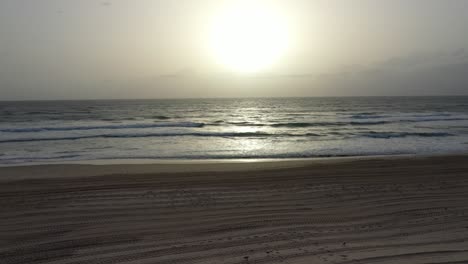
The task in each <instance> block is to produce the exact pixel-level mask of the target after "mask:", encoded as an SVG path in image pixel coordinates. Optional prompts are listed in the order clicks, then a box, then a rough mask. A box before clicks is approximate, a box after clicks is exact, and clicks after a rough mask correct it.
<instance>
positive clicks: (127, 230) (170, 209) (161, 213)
mask: <svg viewBox="0 0 468 264" xmlns="http://www.w3.org/2000/svg"><path fill="white" fill-rule="evenodd" d="M138 168H143V169H138ZM204 168H205V169H204ZM191 169H192V170H194V172H189V171H190V170H191ZM152 170H153V171H154V172H151V171H152ZM136 172H139V173H140V174H138V173H136ZM176 172H177V173H176ZM107 173H112V174H114V175H105V176H93V175H96V174H107ZM0 175H1V178H2V179H3V181H2V182H0V263H2V264H13V263H18V264H19V263H21V264H23V263H101V264H107V263H109V264H110V263H158V264H163V263H210V264H211V263H359V264H365V263H411V264H418V263H431V264H434V263H444V264H448V263H468V157H467V156H457V157H433V158H408V157H406V158H393V159H379V158H377V159H370V160H357V161H349V160H342V161H337V162H310V164H309V163H308V162H295V163H294V162H292V163H282V165H278V166H276V167H274V166H273V165H272V164H271V163H269V164H261V163H259V164H230V165H223V164H218V165H196V166H195V165H193V166H192V165H172V166H164V165H151V166H150V165H146V166H143V165H132V166H113V167H112V166H111V167H109V166H105V167H100V166H77V165H75V166H72V165H60V166H40V167H23V168H0ZM81 175H83V176H89V177H80V176H81ZM46 176H49V177H46ZM90 176H93V177H90ZM15 179H17V180H15Z"/></svg>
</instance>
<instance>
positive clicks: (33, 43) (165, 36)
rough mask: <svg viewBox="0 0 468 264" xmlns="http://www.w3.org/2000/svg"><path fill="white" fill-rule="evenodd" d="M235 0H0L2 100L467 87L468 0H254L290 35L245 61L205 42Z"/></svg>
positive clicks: (382, 92) (381, 92) (424, 91)
mask: <svg viewBox="0 0 468 264" xmlns="http://www.w3.org/2000/svg"><path fill="white" fill-rule="evenodd" d="M239 1H240V0H239ZM239 1H236V0H107V1H95V0H80V1H76V0H40V1H38V0H1V1H0V100H58V99H137V98H193V97H203V98H207V97H252V96H253V97H256V96H261V97H277V96H279V97H281V96H393V95H402V96H406V95H411V96H412V95H422V96H425V95H468V34H467V28H466V26H467V25H468V1H465V0H392V1H388V0H251V1H250V2H249V3H253V2H258V3H257V4H258V6H259V7H260V8H265V10H270V9H271V10H275V14H276V15H278V16H279V17H281V22H279V23H280V24H281V25H283V24H284V26H285V27H286V28H287V37H286V36H282V38H287V42H288V46H287V48H285V49H284V51H283V53H282V54H280V55H281V56H278V58H276V59H275V61H274V62H272V63H270V64H269V65H268V67H265V68H264V69H261V70H258V71H255V72H249V73H243V72H239V71H233V70H232V69H231V68H229V67H227V66H226V65H223V64H222V63H220V62H219V60H217V58H216V56H215V54H214V53H215V52H214V51H213V50H212V49H213V48H212V46H211V45H210V39H212V37H213V36H211V35H210V34H213V33H212V31H211V29H212V28H213V27H216V25H217V24H221V25H223V24H222V19H220V18H219V17H222V16H223V14H225V12H226V10H228V11H229V8H231V7H232V6H234V5H235V4H236V2H239ZM242 1H244V2H246V1H245V0H242ZM247 2H248V1H247ZM223 12H224V13H223ZM240 21H242V19H241V18H240V19H239V22H240ZM235 22H236V21H235ZM249 23H250V22H249ZM251 23H252V27H254V26H255V25H254V24H255V23H257V22H256V21H255V20H254V21H252V22H251ZM273 24H274V23H273ZM276 27H278V25H276ZM267 30H270V29H267ZM273 30H275V28H273ZM225 33H226V32H225ZM254 33H258V34H257V35H259V36H261V35H262V34H261V33H259V32H254ZM226 34H228V35H229V34H230V31H229V30H228V31H227V33H226ZM235 36H237V35H235ZM218 38H219V37H218ZM277 40H278V39H276V40H271V41H270V42H271V43H272V44H274V43H276V41H277ZM249 41H250V42H249ZM253 42H254V41H252V40H246V41H244V42H243V43H252V45H254V44H255V43H253ZM236 44H237V43H236ZM234 46H236V45H234ZM264 46H265V47H266V48H267V47H268V46H269V45H264ZM231 55H232V54H231ZM231 57H232V56H231Z"/></svg>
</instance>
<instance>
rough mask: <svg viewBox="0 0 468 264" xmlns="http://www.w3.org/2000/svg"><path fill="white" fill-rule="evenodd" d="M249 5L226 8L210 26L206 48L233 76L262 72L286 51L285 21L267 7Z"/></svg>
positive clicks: (246, 2) (249, 2)
mask: <svg viewBox="0 0 468 264" xmlns="http://www.w3.org/2000/svg"><path fill="white" fill-rule="evenodd" d="M253 2H254V1H242V2H240V3H239V2H238V3H237V4H236V5H233V6H229V7H227V8H226V9H225V10H224V11H222V12H220V14H219V15H218V16H217V17H216V18H215V19H214V21H213V25H212V26H213V27H212V31H211V36H210V42H211V43H210V44H211V51H212V52H213V54H214V56H215V59H216V60H217V61H218V62H219V63H220V64H222V65H224V66H225V67H228V68H229V69H231V70H233V71H236V72H242V73H253V72H258V71H261V70H264V69H266V68H268V67H269V66H272V64H273V63H275V62H276V61H277V60H279V59H280V57H281V56H282V55H284V53H285V51H286V49H287V47H288V41H289V36H288V35H289V34H288V33H289V32H288V28H287V23H286V21H285V19H284V18H283V17H282V16H281V15H280V14H279V13H277V12H275V11H274V10H273V9H272V8H270V7H269V6H266V5H261V4H258V3H255V4H254V3H253Z"/></svg>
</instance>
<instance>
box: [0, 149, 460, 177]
mask: <svg viewBox="0 0 468 264" xmlns="http://www.w3.org/2000/svg"><path fill="white" fill-rule="evenodd" d="M459 157H461V158H467V160H468V153H466V154H440V155H413V154H403V155H375V156H351V157H327V158H293V159H231V160H225V159H218V160H133V163H132V162H130V160H106V161H105V162H104V163H102V160H94V161H87V162H82V161H77V162H64V163H61V162H60V163H47V164H34V165H16V166H15V165H13V166H0V175H2V176H1V177H0V182H2V181H12V180H27V179H49V178H62V177H64V178H77V177H94V176H105V175H117V174H118V175H133V174H138V175H140V174H164V173H166V174H167V173H170V174H178V173H191V172H201V173H202V172H227V173H228V172H242V171H271V170H278V169H294V168H301V167H313V166H317V165H333V164H343V163H353V162H359V161H361V162H366V161H381V162H385V161H389V160H397V161H398V160H401V161H411V160H420V159H431V158H449V159H450V158H459ZM108 162H111V163H108Z"/></svg>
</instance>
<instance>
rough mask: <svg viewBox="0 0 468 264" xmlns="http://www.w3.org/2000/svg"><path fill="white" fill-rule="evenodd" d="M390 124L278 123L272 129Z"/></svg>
mask: <svg viewBox="0 0 468 264" xmlns="http://www.w3.org/2000/svg"><path fill="white" fill-rule="evenodd" d="M387 123H389V122H388V121H368V122H310V123H277V124H272V125H270V126H271V127H290V128H296V127H297V128H302V127H327V126H349V125H351V126H361V125H365V126H371V125H384V124H387Z"/></svg>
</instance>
